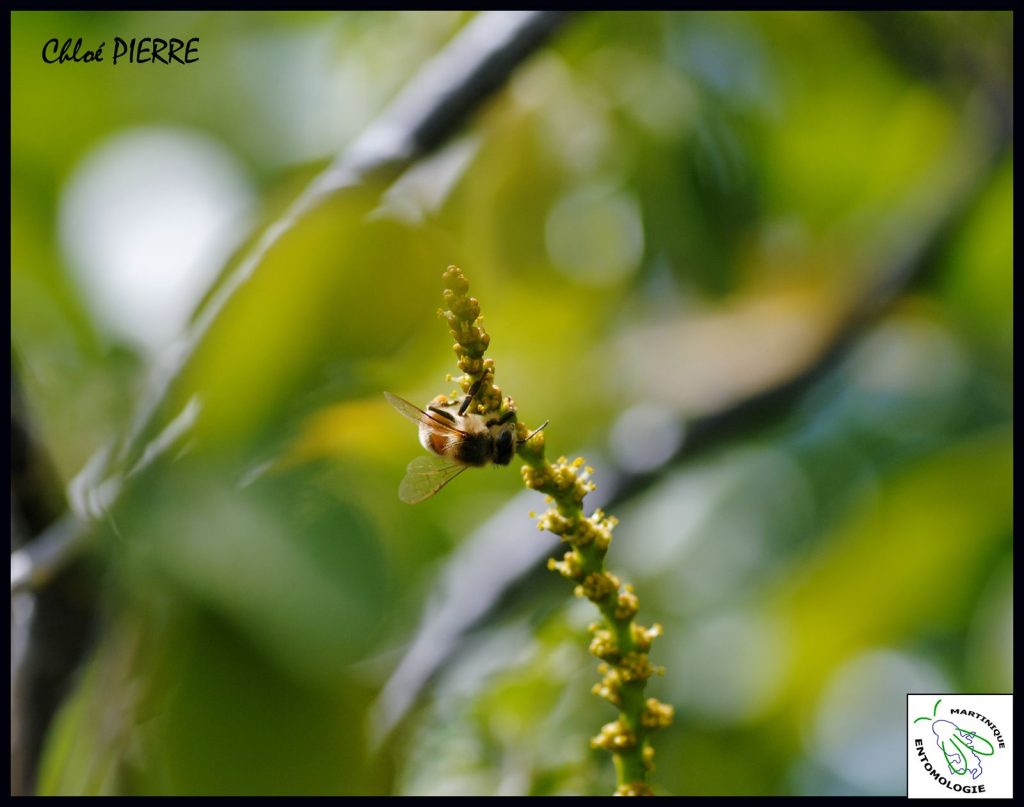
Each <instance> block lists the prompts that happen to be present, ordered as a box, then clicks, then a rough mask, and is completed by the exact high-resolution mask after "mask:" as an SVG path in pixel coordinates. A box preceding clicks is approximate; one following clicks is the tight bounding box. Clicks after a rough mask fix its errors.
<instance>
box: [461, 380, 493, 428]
mask: <svg viewBox="0 0 1024 807" xmlns="http://www.w3.org/2000/svg"><path fill="white" fill-rule="evenodd" d="M486 374H487V370H484V371H483V372H482V373H481V374H480V377H479V378H478V379H477V380H476V381H474V382H473V386H472V387H470V388H469V392H467V393H466V397H465V398H463V399H462V406H460V407H459V417H462V416H463V415H464V414H466V410H467V409H469V405H470V404H471V403H472V402H473V399H474V398H475V397H476V394H477V393H478V392H480V385H481V384H482V383H483V380H484V376H485V375H486Z"/></svg>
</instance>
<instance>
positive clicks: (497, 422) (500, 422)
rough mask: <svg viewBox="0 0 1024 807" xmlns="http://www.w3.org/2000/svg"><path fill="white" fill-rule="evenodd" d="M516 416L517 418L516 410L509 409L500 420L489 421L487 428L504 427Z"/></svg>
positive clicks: (492, 419)
mask: <svg viewBox="0 0 1024 807" xmlns="http://www.w3.org/2000/svg"><path fill="white" fill-rule="evenodd" d="M515 416H516V410H515V409H509V410H508V411H507V412H506V413H505V414H504V415H502V416H501V417H500V418H491V419H490V420H488V421H487V424H486V425H487V426H504V425H505V424H506V423H508V422H509V421H510V420H512V419H513V418H514V417H515Z"/></svg>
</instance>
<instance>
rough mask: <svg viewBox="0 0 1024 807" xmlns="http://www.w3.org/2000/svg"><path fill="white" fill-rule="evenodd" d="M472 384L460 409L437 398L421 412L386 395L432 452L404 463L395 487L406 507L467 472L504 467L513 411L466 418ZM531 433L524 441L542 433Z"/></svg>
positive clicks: (512, 444)
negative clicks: (401, 478) (490, 467)
mask: <svg viewBox="0 0 1024 807" xmlns="http://www.w3.org/2000/svg"><path fill="white" fill-rule="evenodd" d="M479 388H480V382H479V381H477V382H476V383H475V384H474V385H473V386H472V387H471V388H470V390H469V393H468V394H467V395H466V397H465V398H464V399H463V401H462V404H461V405H460V406H458V407H457V406H456V404H457V403H458V402H453V401H449V400H448V399H447V398H445V396H444V395H438V396H437V397H436V398H434V399H433V400H432V401H431V402H430V403H428V404H427V408H426V411H424V410H423V409H420V408H419V407H418V406H415V405H414V404H411V403H409V402H408V401H407V400H405V399H404V398H399V397H398V396H397V395H392V394H391V393H390V392H385V393H384V397H385V398H387V401H388V403H389V404H391V405H392V406H393V407H395V409H397V410H398V411H399V412H401V413H402V414H403V415H405V416H406V417H407V418H409V420H412V421H414V422H416V423H417V424H418V425H419V427H420V443H421V444H422V445H423V447H424V448H425V449H427V450H428V451H430V452H431V453H432V456H429V457H417V458H416V459H414V460H413V461H412V462H410V463H409V465H408V467H407V468H406V471H405V478H404V479H403V480H402V484H401V485H400V486H399V488H398V498H399V499H401V500H402V501H403V502H406V503H407V504H416V503H417V502H421V501H423V500H424V499H429V498H430V497H431V496H433V495H434V494H435V493H437V492H438V491H439V490H441V488H443V487H444V486H445V485H447V484H448V483H449V482H451V481H452V480H453V479H454V478H455V477H457V476H458V475H459V474H461V473H462V472H463V471H465V470H466V469H467V468H480V467H482V466H484V465H487V464H488V463H494V464H495V465H508V464H509V463H510V462H511V461H512V457H513V455H514V454H515V451H516V446H517V445H518V444H519V443H521V442H525V441H517V440H516V411H515V409H514V408H512V409H509V410H508V411H507V412H505V413H504V414H502V415H501V416H499V417H491V418H488V417H485V416H484V415H476V414H469V415H467V414H466V410H467V409H468V408H469V405H470V403H471V402H472V400H473V398H474V397H475V396H476V393H477V392H478V391H479ZM546 426H547V423H546V422H545V423H544V425H543V426H541V427H540V429H537V430H535V431H534V432H533V433H532V434H530V436H529V437H527V438H526V439H527V440H529V439H530V437H533V435H534V434H536V433H537V432H539V431H540V430H541V429H543V428H545V427H546Z"/></svg>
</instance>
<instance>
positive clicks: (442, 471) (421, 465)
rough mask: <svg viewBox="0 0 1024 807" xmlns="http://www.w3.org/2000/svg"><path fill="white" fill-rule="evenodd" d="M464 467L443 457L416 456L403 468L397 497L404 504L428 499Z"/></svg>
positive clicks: (464, 468)
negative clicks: (403, 475)
mask: <svg viewBox="0 0 1024 807" xmlns="http://www.w3.org/2000/svg"><path fill="white" fill-rule="evenodd" d="M466 468H467V466H465V465H458V464H457V463H453V462H452V461H451V460H448V459H445V458H444V457H438V456H426V457H417V458H416V459H414V460H413V461H412V462H410V463H409V466H408V467H407V468H406V469H405V478H404V479H403V480H402V484H401V485H399V486H398V498H399V499H401V500H402V501H403V502H405V503H406V504H416V503H417V502H422V501H423V500H424V499H429V498H430V497H431V496H433V495H434V494H435V493H437V492H438V491H439V490H440V489H441V488H443V487H444V486H445V485H447V484H448V483H449V482H451V481H452V480H453V479H454V478H455V477H457V476H458V475H459V474H461V473H462V472H463V471H465V470H466Z"/></svg>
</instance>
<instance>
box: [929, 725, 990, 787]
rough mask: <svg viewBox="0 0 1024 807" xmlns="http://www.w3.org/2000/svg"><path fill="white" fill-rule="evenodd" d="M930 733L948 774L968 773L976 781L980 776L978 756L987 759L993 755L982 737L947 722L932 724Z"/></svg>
mask: <svg viewBox="0 0 1024 807" xmlns="http://www.w3.org/2000/svg"><path fill="white" fill-rule="evenodd" d="M932 733H933V734H934V735H935V744H936V745H938V746H939V750H940V751H942V755H943V756H944V757H945V758H946V764H947V765H949V771H950V773H953V774H956V775H958V776H963V775H964V774H965V773H967V772H968V771H970V773H971V778H972V779H977V778H978V777H979V776H981V757H979V756H978V754H981V755H982V756H985V757H989V756H992V754H994V753H995V748H994V747H993V746H992V743H990V742H989V741H988V740H986V739H985V738H984V737H980V736H979V735H978V734H977V733H976V732H973V731H967V730H965V729H962V728H960V727H959V726H958V725H956V723H953V722H951V721H949V720H936V721H935V722H933V723H932Z"/></svg>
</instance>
